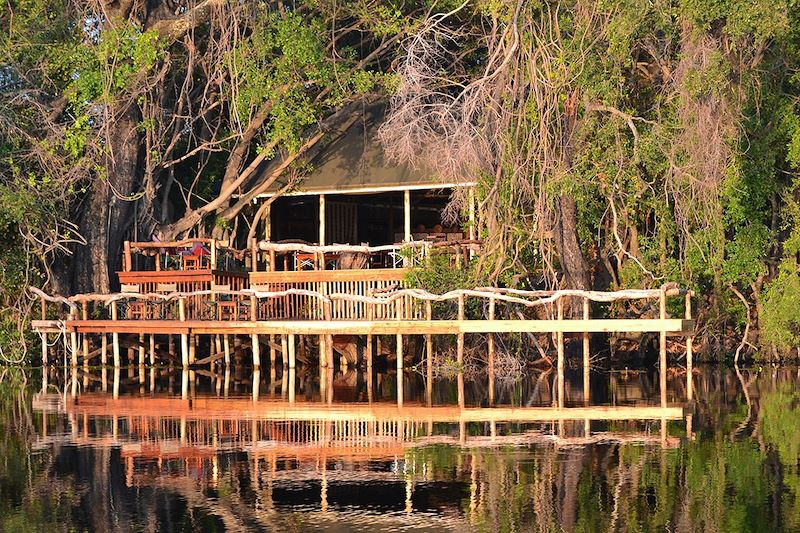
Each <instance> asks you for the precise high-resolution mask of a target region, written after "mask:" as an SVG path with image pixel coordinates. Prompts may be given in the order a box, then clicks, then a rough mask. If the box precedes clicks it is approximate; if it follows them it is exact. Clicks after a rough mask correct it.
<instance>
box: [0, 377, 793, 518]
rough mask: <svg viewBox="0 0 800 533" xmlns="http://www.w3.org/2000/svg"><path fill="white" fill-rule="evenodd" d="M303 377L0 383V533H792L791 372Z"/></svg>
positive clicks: (30, 379)
mask: <svg viewBox="0 0 800 533" xmlns="http://www.w3.org/2000/svg"><path fill="white" fill-rule="evenodd" d="M314 374H315V373H311V374H309V375H306V374H304V373H303V372H300V371H298V373H297V375H295V376H292V377H293V378H294V382H295V384H296V391H295V397H294V398H293V399H294V401H293V402H292V403H289V401H288V400H289V395H288V391H287V379H284V375H283V372H282V371H281V369H278V370H277V371H276V372H275V373H274V374H273V375H270V373H269V372H264V373H263V375H258V376H257V381H256V385H257V386H256V387H255V390H254V386H253V385H254V382H253V375H252V374H249V373H248V374H245V373H238V374H237V373H234V374H233V375H227V376H225V375H221V374H215V373H212V372H201V371H198V372H191V373H190V372H186V373H183V372H181V371H180V370H178V371H171V370H168V369H164V368H158V369H155V368H154V369H151V368H145V369H144V370H143V371H142V372H140V371H139V369H135V368H133V369H130V370H129V369H122V371H121V372H119V373H117V374H116V375H115V373H114V371H113V369H107V370H105V371H102V370H99V369H92V370H91V372H89V373H84V372H83V371H80V370H79V371H78V372H75V373H71V372H70V371H69V370H68V369H63V368H53V369H50V371H49V372H48V375H47V376H46V379H43V376H42V372H41V369H20V368H5V369H0V529H2V530H3V531H15V532H16V531H26V532H27V531H65V532H67V531H70V532H71V531H77V532H81V531H120V532H122V531H169V532H172V531H207V532H212V531H331V532H339V531H341V532H344V531H426V532H427V531H459V532H465V531H542V532H550V531H721V532H730V531H800V475H798V457H799V455H800V392H798V384H799V383H800V370H798V369H797V368H774V367H759V368H748V369H740V370H736V369H732V368H723V367H700V368H696V369H695V372H694V376H693V380H692V382H693V389H692V393H693V394H692V399H691V400H689V399H688V396H689V395H688V394H687V393H688V390H687V380H686V375H685V372H683V371H682V370H681V369H680V368H678V369H674V370H672V369H671V370H670V373H669V375H668V379H667V384H668V389H667V395H666V400H667V403H668V405H669V408H670V409H666V410H664V409H659V406H660V405H661V395H660V391H659V390H658V389H659V376H658V373H657V372H655V371H638V370H630V369H621V370H607V369H606V370H599V369H595V370H593V371H592V373H591V377H590V385H591V387H590V390H589V391H588V392H589V396H588V397H586V396H585V392H586V391H585V389H584V383H583V375H582V373H581V372H580V370H576V371H574V372H567V375H566V379H565V397H564V405H565V409H563V410H554V409H553V405H554V404H556V403H557V399H556V398H554V391H555V390H557V387H556V380H555V376H554V375H553V373H552V372H538V371H535V372H530V373H529V374H527V375H525V376H524V377H522V378H519V379H507V380H499V381H498V382H497V383H496V406H494V407H489V406H487V405H486V403H487V402H486V398H487V394H486V392H487V383H485V378H484V379H481V378H480V377H478V378H477V379H476V380H469V379H467V380H466V381H465V382H464V383H463V385H462V386H461V387H460V388H461V389H462V390H463V396H462V397H463V400H462V403H463V405H464V408H463V409H462V408H459V406H458V402H459V394H458V389H459V384H458V380H457V379H452V380H447V379H441V380H438V381H436V382H435V383H434V384H433V387H432V389H431V390H430V402H431V406H430V407H429V406H428V393H427V392H426V389H425V381H424V379H423V376H421V375H418V374H416V373H414V372H413V371H410V372H407V374H406V376H405V378H404V382H403V384H402V386H403V393H404V394H403V406H402V408H399V407H398V406H397V403H396V400H397V380H396V377H395V374H394V373H392V374H390V375H386V374H378V375H376V376H375V377H374V378H373V380H372V382H371V383H370V380H369V379H367V378H365V376H364V375H363V374H362V373H360V372H357V371H354V370H350V371H349V372H347V373H345V374H338V375H337V376H335V377H334V378H333V383H332V391H331V389H327V390H322V391H321V390H320V384H319V375H318V374H317V375H314ZM370 397H371V401H370ZM587 405H589V406H592V407H591V408H588V409H587V408H586V406H587ZM608 406H612V407H614V408H613V409H608V408H607V407H608ZM648 409H649V410H648ZM554 413H562V414H554ZM564 413H566V414H564ZM548 416H552V418H550V419H548Z"/></svg>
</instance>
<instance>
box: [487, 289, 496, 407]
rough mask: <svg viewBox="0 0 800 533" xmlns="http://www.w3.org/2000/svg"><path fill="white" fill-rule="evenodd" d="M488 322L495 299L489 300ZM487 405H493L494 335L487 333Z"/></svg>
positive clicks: (490, 318)
mask: <svg viewBox="0 0 800 533" xmlns="http://www.w3.org/2000/svg"><path fill="white" fill-rule="evenodd" d="M489 320H495V299H494V298H489ZM488 343H489V405H494V378H495V376H494V334H492V333H489V339H488Z"/></svg>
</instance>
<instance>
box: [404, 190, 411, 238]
mask: <svg viewBox="0 0 800 533" xmlns="http://www.w3.org/2000/svg"><path fill="white" fill-rule="evenodd" d="M403 242H411V191H410V190H408V189H406V190H405V191H403Z"/></svg>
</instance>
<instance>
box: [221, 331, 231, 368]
mask: <svg viewBox="0 0 800 533" xmlns="http://www.w3.org/2000/svg"><path fill="white" fill-rule="evenodd" d="M222 347H223V349H224V350H225V366H228V365H230V364H231V339H230V335H227V334H226V335H223V336H222Z"/></svg>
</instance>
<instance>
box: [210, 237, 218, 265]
mask: <svg viewBox="0 0 800 533" xmlns="http://www.w3.org/2000/svg"><path fill="white" fill-rule="evenodd" d="M216 269H217V240H216V239H211V270H216Z"/></svg>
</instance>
